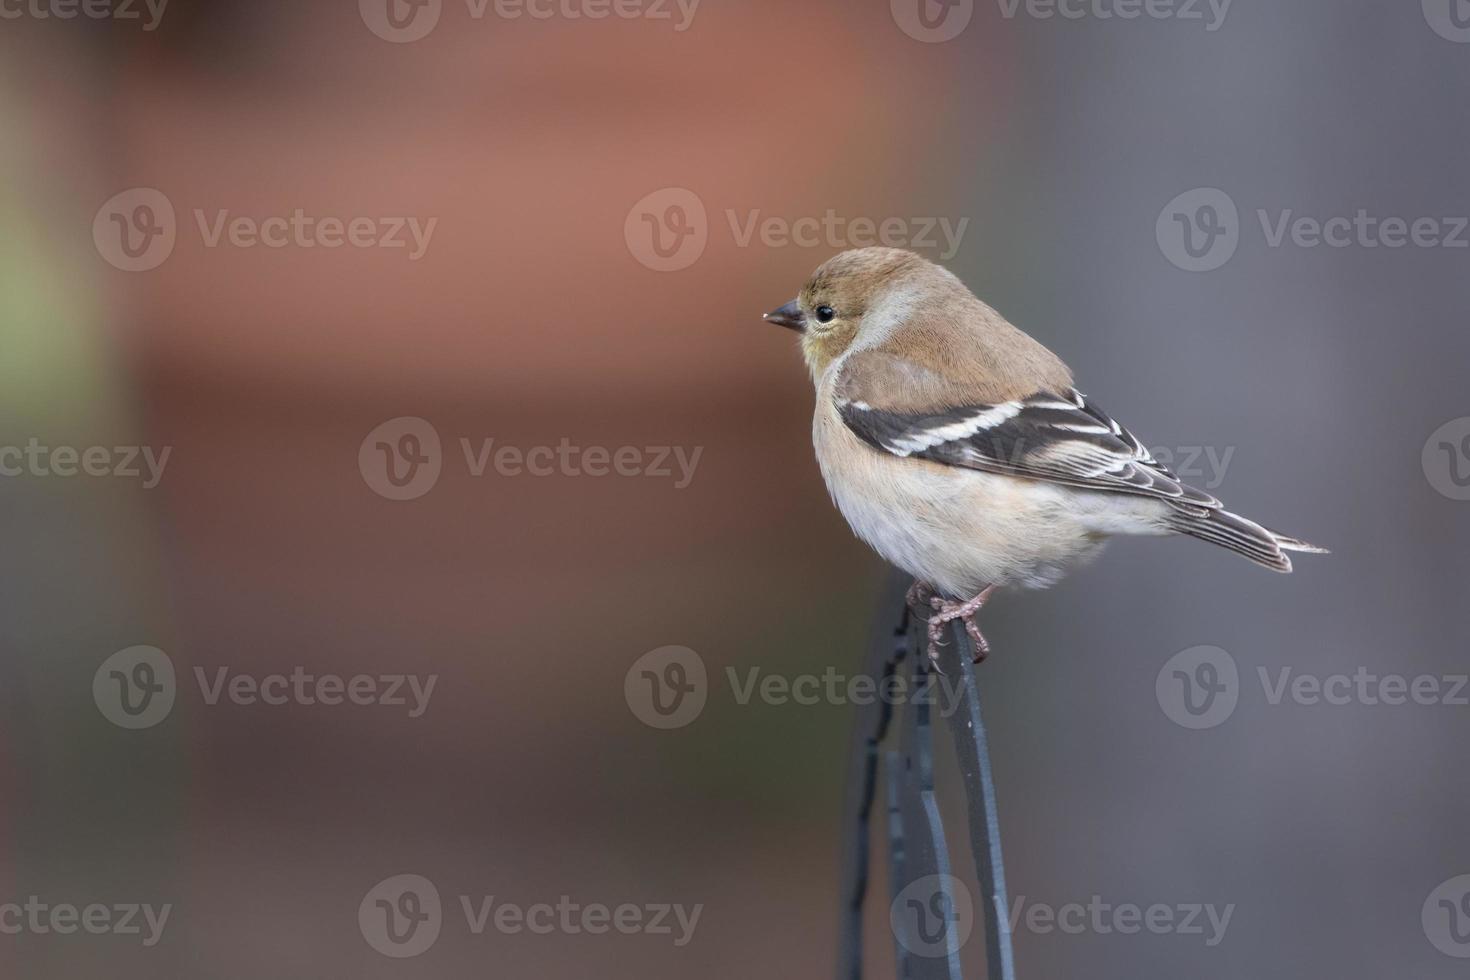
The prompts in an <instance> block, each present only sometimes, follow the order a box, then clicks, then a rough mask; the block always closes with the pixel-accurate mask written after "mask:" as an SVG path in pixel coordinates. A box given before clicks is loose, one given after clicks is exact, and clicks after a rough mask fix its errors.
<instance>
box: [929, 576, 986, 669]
mask: <svg viewBox="0 0 1470 980" xmlns="http://www.w3.org/2000/svg"><path fill="white" fill-rule="evenodd" d="M994 591H995V586H993V585H987V586H986V587H985V588H983V589H981V590H980V592H979V594H978V595H976V596H975V598H973V599H970V600H967V601H965V602H950V601H948V600H945V599H941V598H939V597H938V596H931V597H930V599H929V606H930V607H931V608H932V609H934V610H935V614H934V615H933V616H930V617H929V656H930V658H933V657H934V656H935V649H936V648H937V647H939V646H942V645H943V637H944V627H945V624H947V623H952V622H954V621H955V620H956V619H958V620H959V621H960V622H962V623H964V624H965V632H966V633H967V634H969V637H970V641H971V642H972V643H974V644H975V663H977V664H978V663H980V661H982V660H984V659H985V658H986V656H987V655H989V653H990V644H989V643H988V642H986V639H985V635H984V634H983V633H981V632H980V627H979V626H976V625H975V614H976V613H978V612H979V611H980V610H981V609H984V608H985V604H986V603H987V602H989V601H990V595H991V593H993V592H994Z"/></svg>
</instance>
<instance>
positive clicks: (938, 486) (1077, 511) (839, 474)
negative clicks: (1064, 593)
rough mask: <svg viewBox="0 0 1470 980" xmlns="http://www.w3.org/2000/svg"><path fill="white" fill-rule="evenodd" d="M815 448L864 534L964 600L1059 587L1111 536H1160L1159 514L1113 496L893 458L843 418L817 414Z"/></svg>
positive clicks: (836, 494)
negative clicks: (1003, 590) (990, 588)
mask: <svg viewBox="0 0 1470 980" xmlns="http://www.w3.org/2000/svg"><path fill="white" fill-rule="evenodd" d="M824 401H825V400H824V399H820V398H819V402H818V404H819V405H821V404H823V402H824ZM828 404H830V403H828ZM813 441H814V442H815V444H816V452H817V460H818V462H819V463H820V464H821V467H822V476H823V478H824V479H825V480H826V481H827V489H828V490H829V491H830V492H831V494H832V499H833V500H834V501H835V502H836V504H837V507H838V509H839V510H841V511H842V515H843V516H844V517H845V518H847V522H848V523H849V524H850V525H851V526H852V529H853V531H854V532H856V533H857V535H858V537H860V538H862V539H863V541H865V542H867V544H868V545H870V546H871V547H872V548H873V549H874V550H875V551H877V552H878V553H879V554H880V555H882V556H883V557H884V558H885V559H887V560H888V561H889V562H891V563H892V564H894V565H897V566H898V567H899V568H902V569H903V570H904V571H906V572H908V573H909V574H911V575H913V576H915V577H916V578H919V579H922V580H924V581H926V582H929V583H930V584H932V585H934V586H936V587H937V588H939V589H941V590H942V591H944V592H947V593H949V594H950V595H951V596H954V597H958V598H968V597H970V596H973V595H974V594H976V593H977V592H979V591H980V590H981V589H983V588H984V587H985V586H986V585H1019V586H1023V587H1028V588H1045V587H1046V586H1049V585H1052V584H1054V583H1055V582H1056V581H1057V580H1058V579H1060V578H1061V577H1062V576H1063V575H1065V574H1066V573H1067V571H1068V570H1070V569H1071V568H1072V567H1074V566H1076V565H1077V564H1078V563H1080V562H1083V561H1085V560H1087V559H1089V558H1092V557H1094V556H1095V555H1096V554H1097V553H1098V552H1099V551H1100V550H1101V549H1102V546H1103V544H1104V542H1105V540H1106V535H1107V534H1109V533H1117V532H1125V533H1127V532H1132V533H1138V532H1139V531H1145V532H1146V530H1151V528H1149V527H1148V525H1149V524H1151V522H1152V521H1151V518H1152V515H1153V513H1154V511H1155V510H1156V509H1157V505H1156V504H1154V503H1153V502H1144V501H1138V500H1125V499H1119V495H1114V494H1078V493H1077V492H1076V491H1073V490H1069V489H1067V488H1063V487H1059V486H1054V485H1051V484H1046V483H1041V482H1038V481H1034V480H1024V479H1018V478H1014V477H1008V476H998V475H992V474H988V473H981V472H978V471H976V470H969V469H963V468H959V467H953V466H946V465H943V464H940V463H931V462H929V461H927V460H921V459H912V458H907V459H905V458H900V457H897V456H891V455H888V454H886V453H882V452H880V451H878V450H876V449H873V448H872V447H870V446H867V445H865V444H863V443H862V442H861V440H859V439H858V438H857V437H856V436H855V435H853V433H852V432H851V430H849V429H848V428H847V426H846V425H844V424H843V423H842V421H841V419H840V418H839V417H838V416H837V414H836V412H835V411H827V412H823V411H821V410H820V409H819V410H818V415H817V417H816V419H815V421H814V425H813ZM1079 496H1080V497H1084V498H1096V499H1095V500H1093V501H1090V503H1092V504H1094V506H1087V505H1086V504H1085V503H1084V504H1083V506H1080V507H1079V503H1081V501H1079V499H1078V498H1079Z"/></svg>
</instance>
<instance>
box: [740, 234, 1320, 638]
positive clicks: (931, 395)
mask: <svg viewBox="0 0 1470 980" xmlns="http://www.w3.org/2000/svg"><path fill="white" fill-rule="evenodd" d="M765 318H766V319H767V320H768V321H770V322H772V323H776V324H779V325H781V326H783V327H789V328H790V329H792V330H795V331H797V332H798V333H800V334H801V346H802V352H803V353H804V354H805V356H806V362H807V365H808V366H809V367H810V368H811V373H812V380H813V382H814V383H815V384H816V389H817V405H816V412H815V416H814V419H813V423H812V438H813V441H814V442H815V444H816V451H817V461H818V463H819V464H820V465H821V468H822V476H823V478H824V479H825V480H826V482H827V489H828V491H829V492H830V493H831V494H832V499H833V500H834V501H835V502H836V504H837V507H838V509H839V510H841V511H842V514H843V516H844V517H846V518H847V522H848V523H849V524H850V525H852V529H853V531H855V532H856V533H857V535H858V537H860V538H862V539H863V540H864V541H865V542H867V543H868V544H869V545H870V546H871V547H872V548H873V549H874V550H876V551H877V552H878V553H879V554H880V555H882V556H883V557H884V558H885V559H887V560H888V561H889V562H891V563H893V564H894V565H897V566H898V567H899V568H901V569H903V570H904V571H906V572H908V573H909V574H911V575H913V576H914V578H915V585H914V589H913V590H911V591H910V601H911V603H919V604H925V605H927V606H928V607H929V608H930V609H932V610H933V615H932V616H930V617H929V639H930V652H931V655H932V654H933V651H934V648H935V647H937V646H938V644H939V642H940V638H941V636H942V633H943V629H944V625H945V624H946V623H949V622H953V621H954V620H960V621H961V622H963V624H964V626H965V630H966V632H967V633H968V634H969V636H970V638H971V640H972V641H973V642H974V645H975V652H976V658H977V659H979V658H981V657H983V656H984V655H985V654H986V653H987V652H988V651H989V645H988V644H987V643H986V640H985V637H984V635H983V634H982V633H981V632H980V629H979V627H977V626H976V625H975V614H976V613H977V612H979V610H980V609H981V607H983V606H984V605H985V603H986V601H987V600H988V599H989V598H990V596H991V594H992V593H993V592H994V591H995V590H996V589H997V588H1000V587H1002V586H1021V587H1024V588H1033V589H1039V588H1046V587H1048V586H1050V585H1053V584H1055V583H1056V582H1057V581H1058V580H1060V579H1061V578H1062V576H1064V575H1065V574H1066V573H1067V572H1068V571H1069V570H1070V569H1072V568H1073V567H1075V566H1077V565H1079V564H1081V563H1083V562H1085V561H1087V560H1089V559H1091V558H1093V557H1095V556H1096V555H1097V554H1098V552H1099V551H1101V550H1102V547H1103V545H1104V543H1105V542H1106V540H1107V539H1108V538H1109V537H1110V536H1112V535H1115V534H1171V533H1177V534H1187V535H1190V536H1192V537H1196V538H1200V539H1202V540H1204V541H1209V542H1211V543H1213V544H1218V545H1220V546H1222V547H1225V548H1229V549H1230V550H1231V551H1234V552H1237V553H1239V554H1241V555H1244V556H1245V557H1247V558H1249V559H1250V560H1251V561H1254V562H1256V563H1258V564H1261V565H1264V566H1266V567H1267V568H1270V569H1273V570H1275V571H1278V572H1289V571H1291V559H1289V558H1288V557H1287V556H1286V554H1285V552H1287V551H1303V552H1316V553H1323V552H1324V551H1325V549H1322V548H1318V547H1316V546H1315V545H1311V544H1308V543H1306V542H1305V541H1299V540H1297V539H1296V538H1291V537H1287V536H1286V535H1284V534H1278V533H1277V532H1275V531H1271V530H1268V529H1266V528H1264V527H1262V526H1261V525H1259V524H1256V523H1254V522H1252V521H1249V520H1246V519H1245V518H1244V517H1240V516H1239V515H1237V514H1232V513H1230V512H1229V511H1227V510H1225V509H1224V508H1223V506H1222V505H1221V503H1220V501H1218V500H1216V499H1215V498H1214V497H1212V496H1211V495H1209V494H1208V493H1205V492H1204V491H1202V490H1197V489H1195V488H1194V487H1191V486H1188V485H1186V484H1184V483H1182V482H1181V481H1180V480H1179V478H1178V477H1176V476H1175V475H1174V474H1173V473H1172V472H1170V470H1169V469H1168V467H1166V466H1164V465H1163V464H1161V463H1159V462H1158V461H1157V460H1155V459H1154V458H1153V456H1152V455H1151V454H1150V453H1149V451H1148V450H1147V449H1146V448H1144V446H1143V444H1142V443H1140V442H1139V441H1138V440H1137V439H1136V438H1134V436H1133V434H1132V433H1130V432H1129V431H1128V430H1127V429H1125V428H1123V427H1122V426H1121V425H1119V424H1118V423H1117V422H1115V421H1114V420H1113V419H1112V418H1110V417H1109V416H1108V414H1107V413H1106V412H1104V411H1103V410H1102V409H1101V408H1099V407H1098V406H1097V405H1096V404H1095V403H1094V402H1093V401H1092V400H1091V399H1089V398H1088V397H1087V396H1086V395H1083V394H1082V393H1081V392H1079V391H1078V390H1077V389H1076V388H1074V387H1072V372H1071V371H1070V370H1069V369H1068V368H1067V366H1066V365H1065V364H1063V363H1062V361H1061V359H1060V358H1058V357H1057V356H1056V355H1055V354H1053V353H1052V352H1051V351H1049V350H1047V349H1046V348H1045V347H1043V346H1042V345H1041V344H1039V343H1037V342H1036V341H1035V340H1033V339H1031V338H1030V337H1028V336H1027V335H1026V334H1024V333H1022V332H1021V331H1020V330H1018V329H1016V328H1015V327H1013V326H1011V324H1010V323H1008V322H1006V320H1005V318H1004V317H1002V316H1001V315H1000V314H999V313H997V312H996V311H995V310H993V309H991V308H990V307H989V306H987V305H985V304H984V303H982V302H981V301H980V300H979V299H977V298H976V297H975V295H974V294H973V293H971V292H970V290H969V289H967V288H966V287H965V285H964V283H962V282H960V280H959V279H957V278H956V277H955V276H954V275H953V274H951V273H950V272H948V271H947V270H945V269H943V268H941V267H939V266H937V265H934V264H933V263H931V262H929V261H927V260H925V259H923V258H921V257H920V256H918V255H915V254H913V253H912V252H906V251H902V250H899V249H891V248H863V249H854V250H852V251H848V252H843V253H841V254H839V255H837V256H835V257H833V258H832V259H830V260H829V261H827V262H826V263H825V264H823V265H822V266H821V267H820V268H819V269H817V271H816V273H814V274H813V276H812V278H811V280H810V281H809V282H808V283H807V284H806V285H805V286H803V287H802V290H801V293H800V295H799V296H798V297H797V298H796V299H795V300H793V301H792V302H790V303H787V304H786V305H785V306H783V307H781V308H780V309H778V310H775V311H773V312H771V313H767V314H766V317H765Z"/></svg>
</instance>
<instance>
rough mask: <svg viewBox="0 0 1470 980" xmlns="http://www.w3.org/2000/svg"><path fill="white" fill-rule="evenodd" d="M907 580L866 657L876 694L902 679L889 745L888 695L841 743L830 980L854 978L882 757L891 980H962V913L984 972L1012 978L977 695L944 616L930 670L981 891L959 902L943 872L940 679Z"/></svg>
mask: <svg viewBox="0 0 1470 980" xmlns="http://www.w3.org/2000/svg"><path fill="white" fill-rule="evenodd" d="M906 584H907V583H906V582H904V581H902V580H899V579H895V580H894V582H893V583H892V584H891V586H890V587H889V589H888V591H887V596H886V598H885V600H884V605H883V615H882V616H881V617H880V619H879V626H878V629H877V631H876V635H875V637H874V642H873V646H872V649H871V651H870V652H869V656H868V673H869V675H870V676H872V677H874V678H875V679H877V681H878V683H879V685H880V689H882V686H883V685H891V684H895V683H898V682H901V681H905V680H906V681H908V682H909V686H907V688H906V689H907V690H908V691H910V692H928V694H929V695H930V696H923V695H919V696H914V697H910V698H906V699H904V700H905V701H906V702H907V703H905V704H904V705H903V711H902V717H901V718H900V730H899V733H898V737H897V742H898V745H897V747H896V748H892V749H886V750H885V749H883V747H882V745H883V742H884V739H885V737H886V736H887V735H888V732H889V728H890V725H891V723H892V722H893V720H894V716H895V707H894V706H893V705H892V704H890V703H889V702H888V700H887V699H882V698H880V699H877V700H876V701H875V702H874V703H873V704H871V705H868V706H864V707H861V708H859V709H858V713H857V718H856V719H855V721H854V723H853V729H852V737H851V742H850V746H849V757H848V758H849V762H848V774H847V789H846V794H845V802H844V808H843V833H842V892H841V895H842V898H841V901H842V921H841V923H840V927H839V943H840V948H839V950H838V973H837V976H838V978H839V980H861V978H862V976H863V904H864V900H865V898H866V897H867V893H868V879H869V841H870V835H871V827H872V820H871V818H872V813H873V805H874V801H875V799H876V798H877V789H878V782H879V778H878V777H879V772H880V765H879V762H880V757H881V761H882V766H881V771H882V773H883V785H884V790H885V791H884V800H885V805H886V808H887V829H888V836H887V841H888V864H889V880H890V883H891V886H892V887H891V895H890V900H891V901H890V910H891V915H890V916H889V919H890V923H891V924H892V926H893V931H894V950H895V954H896V956H897V961H898V976H899V977H901V978H904V980H910V978H912V980H927V978H931V977H932V978H945V980H961V978H962V976H963V974H962V971H961V966H960V949H961V948H962V947H963V945H964V944H965V940H966V939H967V938H968V937H967V936H966V935H965V932H966V930H965V928H964V926H965V919H966V916H967V915H968V916H969V919H970V921H973V918H974V916H975V915H976V914H978V915H979V916H981V917H982V918H983V920H984V930H985V950H986V964H987V970H986V975H987V977H988V978H989V980H1015V975H1016V973H1015V959H1014V955H1013V953H1012V951H1011V934H1010V923H1009V920H1008V918H1007V915H1006V902H1007V898H1006V885H1005V868H1004V865H1003V862H1002V860H1001V848H1000V822H999V817H998V812H997V809H996V800H995V783H994V781H993V779H992V776H991V769H990V750H989V746H988V743H987V741H986V737H985V725H984V723H983V721H982V719H981V716H980V692H979V689H978V687H977V686H976V683H975V670H974V666H973V665H972V663H971V653H972V650H971V647H970V645H969V638H968V637H967V636H966V635H965V631H964V628H963V627H962V626H961V625H960V624H959V623H951V624H950V629H949V634H950V642H949V643H948V644H946V645H945V647H944V648H943V649H942V650H941V651H940V660H941V667H942V669H943V671H944V673H945V679H946V680H947V681H948V682H949V685H951V686H949V687H947V688H946V690H952V691H953V693H954V696H955V701H954V702H953V704H951V705H948V706H946V707H947V709H949V708H952V709H953V710H952V711H951V710H947V711H946V713H947V715H948V723H949V728H950V735H951V737H952V738H953V740H954V747H955V757H956V760H957V762H958V764H959V768H960V775H961V777H962V778H963V780H964V784H965V794H966V797H967V803H968V810H969V821H968V828H969V832H970V853H971V854H972V855H973V856H974V859H975V873H976V876H977V880H978V881H979V884H980V891H981V894H980V895H979V896H978V900H977V901H975V902H974V903H973V904H974V906H978V907H977V908H972V909H971V908H967V907H966V906H967V904H968V903H969V893H968V889H967V888H966V886H964V885H963V884H960V883H959V882H958V881H957V879H956V878H955V877H954V876H953V874H952V872H951V865H950V855H949V847H948V843H947V841H946V838H945V834H944V824H943V821H942V820H941V818H940V815H939V808H938V805H937V800H936V798H935V793H934V757H933V729H932V727H931V724H930V722H931V707H932V703H934V702H935V701H936V700H937V699H936V698H935V697H933V696H932V695H934V694H935V693H936V692H937V691H938V689H939V686H938V685H936V684H935V680H936V678H935V676H934V673H933V670H932V666H931V664H930V661H929V658H928V656H927V655H926V653H927V651H926V650H925V642H926V636H925V623H924V621H923V620H922V619H919V618H917V617H915V616H912V615H910V614H909V611H908V609H907V607H906V606H905V605H904V600H903V595H904V591H905V588H904V587H905V585H906Z"/></svg>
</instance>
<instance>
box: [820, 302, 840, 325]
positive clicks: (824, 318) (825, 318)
mask: <svg viewBox="0 0 1470 980" xmlns="http://www.w3.org/2000/svg"><path fill="white" fill-rule="evenodd" d="M836 315H837V311H835V310H834V309H832V307H830V306H819V307H817V322H818V323H831V322H832V318H833V317H835V316H836Z"/></svg>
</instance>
